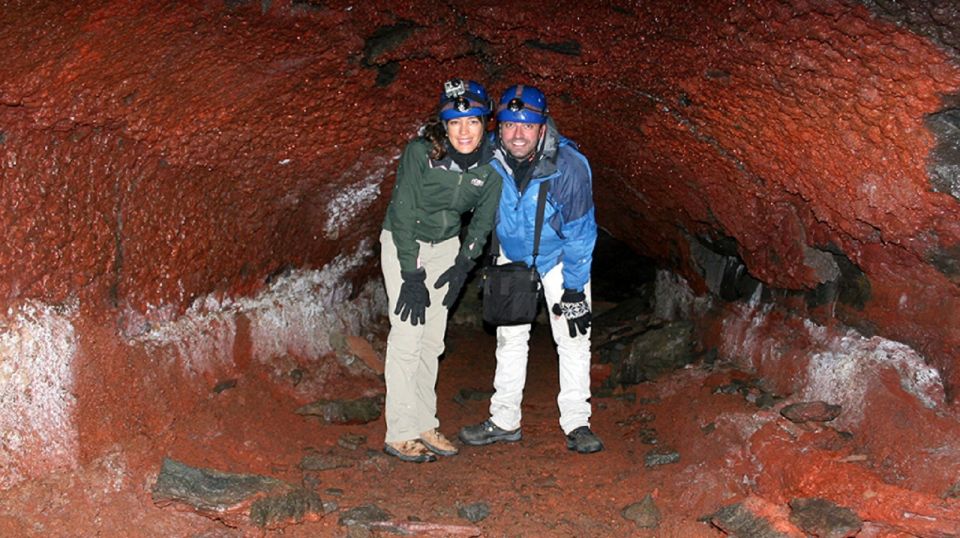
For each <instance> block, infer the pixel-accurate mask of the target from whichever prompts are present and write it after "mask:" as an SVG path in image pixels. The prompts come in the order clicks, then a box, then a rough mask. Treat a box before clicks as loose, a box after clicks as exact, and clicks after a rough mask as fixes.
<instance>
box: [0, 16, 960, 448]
mask: <svg viewBox="0 0 960 538" xmlns="http://www.w3.org/2000/svg"><path fill="white" fill-rule="evenodd" d="M875 4H876V3H872V2H867V3H864V4H858V3H854V2H839V1H804V0H792V1H786V2H784V1H774V0H759V1H755V2H749V3H744V2H732V1H730V2H713V1H711V2H694V3H687V4H685V5H684V7H682V8H679V7H678V4H677V3H676V2H667V1H655V2H643V3H642V4H640V5H634V4H632V3H626V2H624V3H620V4H617V3H614V4H611V3H609V2H578V3H576V4H569V3H566V2H553V3H550V2H537V3H522V4H510V5H509V7H506V6H505V4H503V3H494V2H481V3H467V4H436V3H433V2H424V1H414V2H409V1H404V2H401V1H386V2H377V3H357V2H340V1H331V2H314V1H310V0H300V1H274V2H270V1H264V2H253V1H249V2H244V1H239V0H235V1H227V2H214V1H207V2H173V1H161V2H157V1H145V0H143V1H128V2H108V1H105V0H102V1H93V0H91V1H87V2H81V3H79V4H76V3H70V4H69V5H66V4H64V3H61V2H32V3H18V4H17V5H16V6H8V8H7V9H4V10H0V29H3V31H2V32H0V46H2V47H3V49H4V50H7V51H16V52H15V53H8V54H7V55H6V56H5V58H4V61H3V62H2V63H0V166H2V171H3V181H2V184H0V207H2V211H0V226H2V228H3V230H4V232H5V241H4V242H3V244H2V245H0V307H4V308H3V309H4V310H5V309H6V308H17V307H18V306H19V305H23V304H25V303H26V302H28V301H35V302H39V303H43V304H52V305H59V304H64V303H68V302H70V301H75V302H76V304H77V305H78V306H79V309H78V314H77V315H78V316H80V317H81V318H83V319H90V320H95V321H96V323H97V324H98V326H105V327H107V328H109V329H110V330H109V331H108V332H110V334H116V335H117V339H118V340H117V342H120V341H121V340H122V339H123V338H128V337H135V336H137V335H141V334H143V333H145V332H147V331H149V330H150V327H151V324H152V323H156V322H160V321H171V320H175V319H176V318H177V317H178V316H179V315H180V314H182V313H183V312H184V311H185V310H186V309H187V307H189V306H190V305H191V304H192V303H193V301H194V300H196V299H197V298H200V297H205V296H208V295H210V294H215V295H219V296H250V295H253V294H255V293H257V291H258V290H261V289H262V288H263V286H264V285H265V282H266V281H267V280H268V277H269V276H270V275H272V274H277V273H278V272H280V271H281V270H283V269H284V268H288V267H295V268H321V267H323V266H325V265H327V264H329V263H331V262H332V261H333V260H335V259H337V258H338V257H339V256H341V255H345V254H349V253H351V252H353V251H354V250H355V249H357V248H358V247H359V246H360V245H361V244H364V245H372V244H373V243H372V242H373V240H374V238H375V235H376V232H377V230H378V228H379V222H380V219H381V215H382V212H383V210H384V207H385V204H386V196H387V193H388V192H389V190H390V189H389V187H390V185H391V182H392V171H393V167H394V166H395V158H396V156H397V155H398V153H399V151H400V148H401V147H402V145H403V143H404V142H405V141H406V140H407V139H408V138H409V137H410V136H411V135H412V134H413V133H414V132H415V129H416V127H417V126H418V125H419V124H420V122H421V121H422V120H423V119H424V118H425V117H426V116H427V115H428V114H429V113H430V111H431V109H432V107H433V106H434V104H435V100H436V97H437V91H436V88H438V87H439V84H440V83H441V81H442V80H444V79H445V78H447V77H449V76H455V75H459V76H466V77H470V78H476V79H478V80H482V81H485V82H487V83H488V89H490V90H491V92H493V93H494V94H497V93H499V91H501V90H502V89H503V88H505V87H506V86H507V85H509V84H511V83H513V82H518V81H520V82H527V83H533V84H536V85H538V86H540V87H541V88H542V89H543V90H545V91H546V92H547V94H548V96H549V99H550V103H551V109H552V110H553V113H554V115H555V117H556V119H557V122H558V124H559V125H560V127H561V130H562V131H563V132H564V133H565V134H567V135H568V136H570V137H571V138H573V139H575V140H577V141H578V142H579V143H580V144H581V146H582V149H583V150H584V152H585V153H586V154H587V155H588V157H589V158H590V159H591V163H592V165H593V169H594V174H595V185H596V189H595V190H596V198H597V204H598V207H599V212H598V216H599V219H600V222H601V224H602V225H603V226H604V227H605V228H607V229H609V230H611V231H612V232H613V233H614V235H616V236H618V237H620V238H623V239H625V240H627V241H628V242H630V243H631V244H632V245H634V246H635V247H636V248H637V249H638V250H640V251H642V252H643V253H645V254H648V255H650V256H653V257H656V258H658V259H659V260H660V261H662V262H664V263H666V264H669V265H671V266H673V267H675V268H676V269H678V270H679V271H681V272H683V273H684V274H685V275H687V276H688V277H689V278H690V279H691V280H692V281H693V282H694V283H695V284H696V285H697V286H699V288H700V289H705V287H706V286H705V284H704V282H703V279H702V277H701V276H700V270H699V269H698V266H697V265H696V264H695V263H693V261H692V259H691V255H690V248H691V246H690V245H691V241H694V240H695V238H699V239H697V240H708V239H718V238H730V239H733V240H734V241H735V245H736V249H735V250H736V254H737V255H738V256H739V257H740V258H741V259H742V260H743V262H744V263H745V264H746V267H747V269H748V271H749V273H750V274H751V275H753V276H754V277H756V278H757V279H759V280H760V281H762V282H763V283H764V285H765V286H766V287H768V288H774V289H778V290H787V291H782V292H778V293H779V295H778V296H788V299H789V300H790V301H792V302H790V304H791V305H792V306H794V307H797V308H801V309H803V308H806V307H805V306H804V304H803V302H802V301H797V300H793V299H790V298H789V294H790V290H793V291H798V292H802V291H804V290H810V289H812V288H815V287H816V286H818V285H819V284H821V283H822V282H824V281H825V280H828V279H830V278H832V275H833V273H832V269H831V267H830V264H829V262H828V261H824V260H826V259H827V258H828V257H829V256H828V255H827V254H824V253H825V252H827V251H830V252H837V253H842V254H843V255H844V256H845V257H846V258H847V259H849V260H850V261H851V262H852V263H853V264H855V265H856V266H857V267H859V268H860V270H862V271H863V274H864V275H865V277H866V279H867V280H868V281H869V284H870V286H869V289H870V294H869V297H868V298H866V299H865V302H864V304H863V307H862V309H858V307H857V305H845V304H843V303H841V304H839V305H835V306H836V307H835V308H820V309H814V310H812V311H811V312H810V313H811V315H814V316H819V317H820V318H822V319H823V318H826V317H828V316H829V315H834V314H835V315H837V316H838V317H840V318H841V319H843V320H844V321H846V322H848V323H851V324H854V325H856V326H858V327H860V328H862V329H865V330H869V331H875V332H876V333H879V334H882V335H884V336H886V337H889V338H892V339H896V340H900V341H903V342H905V343H907V344H909V345H911V346H914V347H915V348H916V349H918V350H919V351H920V352H921V353H923V354H924V355H925V356H926V357H927V358H928V359H929V360H931V361H932V362H933V363H934V364H935V365H937V366H938V367H939V368H941V369H942V370H943V371H944V372H945V373H946V375H947V379H948V380H950V381H951V382H952V384H953V385H955V386H956V385H958V384H960V368H957V363H956V360H957V358H956V355H955V351H954V350H955V349H957V345H958V344H960V330H957V329H954V328H953V327H954V326H956V325H957V323H956V321H958V312H960V297H958V293H957V286H956V284H955V281H956V280H957V276H956V274H955V273H958V274H960V271H954V270H953V269H952V268H953V266H954V265H955V264H956V263H957V262H956V261H955V258H956V257H957V255H956V252H957V245H958V244H960V225H958V222H960V219H958V218H957V217H958V212H960V210H958V203H957V200H956V199H955V198H954V197H952V196H951V195H950V194H948V193H944V192H934V191H935V190H937V189H935V188H934V186H933V185H932V184H931V181H930V179H929V175H928V159H929V156H930V155H931V152H933V151H934V149H935V148H936V146H937V140H936V139H935V137H934V135H933V134H932V133H931V131H930V130H929V129H928V128H927V125H926V124H925V119H926V118H927V116H929V115H931V114H933V113H935V112H937V111H939V110H941V109H942V108H944V107H945V106H946V105H945V96H948V95H952V94H956V93H957V92H958V87H960V69H958V68H957V63H956V60H955V59H954V57H953V56H951V54H953V53H954V52H955V51H954V50H953V49H952V48H951V47H950V46H949V42H947V43H946V44H945V42H944V41H943V40H940V41H937V42H934V41H932V40H931V38H929V37H925V36H936V35H939V34H937V32H936V30H937V23H936V21H937V20H949V18H946V19H945V18H943V17H942V14H940V15H938V17H926V18H924V17H919V15H923V14H924V13H925V12H922V13H920V14H919V15H917V13H916V12H914V11H911V12H909V13H906V12H902V11H897V10H895V9H893V8H889V6H888V7H883V6H877V5H875ZM881 4H882V3H881ZM944 5H945V6H946V9H948V10H949V9H951V8H950V6H949V5H948V4H944ZM871 10H873V11H871ZM914 15H917V16H914ZM911 17H912V18H911ZM917 17H919V18H920V19H922V21H923V22H924V25H923V26H922V28H921V29H917V28H919V27H917V26H916V25H915V24H913V23H914V22H916V20H919V19H917ZM904 21H907V22H908V23H910V24H899V25H898V23H901V22H904ZM911 28H913V29H911ZM938 190H941V191H943V190H944V189H943V188H940V189H938ZM363 240H367V241H368V243H361V242H362V241H363ZM365 248H366V247H365ZM373 259H374V258H371V260H373ZM376 276H377V268H376V267H375V262H373V261H371V262H370V263H369V264H368V265H367V267H366V268H365V269H363V270H360V271H355V272H354V273H353V274H351V275H350V276H349V278H353V279H355V280H357V281H358V282H360V281H362V280H363V279H364V278H366V277H374V278H376ZM775 295H776V294H775ZM80 325H81V326H82V325H83V324H80ZM91 333H92V332H91ZM78 338H79V340H80V341H81V343H82V342H83V341H85V340H91V339H93V340H97V341H100V340H101V339H103V338H104V336H103V334H102V333H101V332H96V336H95V337H94V336H89V335H88V336H84V334H82V333H81V334H80V335H79V336H78ZM254 344H255V343H254ZM104 348H108V349H114V350H115V353H116V354H117V355H120V354H122V351H119V350H122V345H121V344H119V343H116V344H110V345H106V344H104ZM79 353H80V354H81V356H82V357H84V358H83V359H82V360H80V361H79V362H78V364H79V365H92V364H100V366H99V368H101V369H102V371H103V372H113V374H111V375H116V376H120V377H119V378H118V379H115V380H114V381H118V380H122V379H123V376H128V377H131V378H132V377H134V376H135V375H136V373H135V372H131V371H130V370H129V368H124V367H123V366H122V363H123V360H124V359H122V358H121V357H119V356H111V355H109V354H108V355H107V356H105V357H97V360H96V361H95V360H93V356H92V355H91V351H90V350H89V349H87V350H86V351H85V350H84V348H83V345H81V349H80V351H79ZM4 360H6V361H15V359H13V358H11V357H5V358H4ZM84 367H86V366H84ZM118 372H119V373H118ZM79 375H80V378H81V379H83V378H84V373H83V372H80V374H79ZM97 386H98V384H97V383H89V384H86V383H84V384H83V387H84V388H83V389H81V394H80V395H79V403H78V405H79V406H80V407H81V408H82V407H83V405H84V403H83V402H84V401H92V402H96V401H100V398H99V396H100V395H101V393H98V392H97V391H98V390H100V389H98V388H97ZM121 386H122V384H121ZM111 390H120V394H118V395H117V397H116V400H117V401H122V390H121V389H116V388H114V389H111ZM111 401H112V400H111ZM144 420H145V422H146V423H150V422H151V421H150V420H149V419H144ZM91 429H92V430H91V432H89V435H81V436H80V439H81V441H80V442H81V444H82V443H83V442H84V441H83V440H84V439H85V438H87V439H95V440H96V441H95V443H96V444H97V445H100V444H106V443H108V442H109V439H107V438H106V437H108V436H107V435H104V432H105V431H106V426H96V427H94V426H91ZM148 429H149V428H148Z"/></svg>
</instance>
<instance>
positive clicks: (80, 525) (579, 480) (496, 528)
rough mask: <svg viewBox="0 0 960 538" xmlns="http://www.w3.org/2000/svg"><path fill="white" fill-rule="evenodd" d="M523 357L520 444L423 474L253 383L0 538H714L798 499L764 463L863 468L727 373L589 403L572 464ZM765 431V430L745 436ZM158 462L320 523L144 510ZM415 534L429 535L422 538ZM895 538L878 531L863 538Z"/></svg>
mask: <svg viewBox="0 0 960 538" xmlns="http://www.w3.org/2000/svg"><path fill="white" fill-rule="evenodd" d="M531 343H532V353H531V358H530V363H529V371H528V382H527V390H526V394H525V401H524V407H523V412H524V421H523V434H524V437H523V440H522V441H521V442H519V443H513V444H495V445H490V446H487V447H462V448H461V452H460V454H459V455H457V456H455V457H449V458H440V459H439V461H437V462H435V463H430V464H410V463H403V462H400V461H399V460H396V459H394V458H391V457H388V456H386V455H384V454H383V453H382V446H383V445H382V439H383V434H384V424H383V420H382V419H381V420H378V421H376V422H373V423H370V424H364V425H349V426H323V425H320V423H319V422H317V421H315V420H311V419H309V418H305V417H303V416H300V415H297V414H295V413H294V412H293V410H294V409H295V408H296V407H297V404H296V403H295V402H292V401H291V400H290V399H289V398H288V395H286V394H285V393H283V392H282V391H277V390H275V389H271V388H270V386H269V384H267V383H262V382H258V381H257V378H256V377H255V376H254V377H252V378H251V379H249V380H248V379H240V380H238V382H237V383H236V386H235V387H232V388H229V389H228V390H224V391H223V392H221V393H219V394H216V395H212V396H211V398H210V400H209V402H208V403H207V404H206V405H204V406H202V407H201V408H198V409H197V410H196V413H194V414H192V415H190V416H188V417H184V418H182V419H180V420H178V421H177V422H176V423H174V425H173V426H172V427H171V428H170V431H169V432H167V433H166V434H164V436H163V438H162V439H144V440H143V444H142V446H130V447H123V448H121V447H118V448H117V450H116V451H114V452H111V453H109V454H107V455H106V456H104V457H102V458H99V459H97V460H96V461H94V462H92V463H91V464H89V465H86V466H84V467H83V468H82V469H81V470H79V471H77V472H72V473H65V474H63V475H59V476H53V477H50V478H49V479H48V480H45V481H34V482H30V483H27V484H24V485H21V486H18V487H16V488H13V489H11V490H9V491H6V492H3V493H0V536H45V537H46V536H51V537H53V536H131V537H138V536H144V537H152V536H185V537H197V538H200V537H204V538H213V537H235V536H258V535H266V536H290V537H315V536H338V537H339V536H351V537H359V536H380V535H384V536H389V535H390V533H389V532H386V531H382V530H370V529H367V528H363V527H357V526H355V527H348V526H344V525H341V524H339V523H338V521H339V519H340V518H341V516H342V515H343V514H344V513H346V512H347V511H348V510H350V509H352V508H356V507H359V506H363V505H370V504H373V505H376V506H377V507H379V508H381V509H382V510H385V511H386V512H388V513H389V514H390V519H391V521H394V522H399V523H403V522H406V523H407V524H410V523H411V522H413V523H416V524H418V525H420V527H419V528H420V529H421V533H420V535H427V536H450V535H467V536H469V535H482V536H492V537H501V536H504V537H529V536H538V537H539V536H558V537H565V536H571V537H572V536H576V537H593V536H596V537H605V536H637V537H694V538H695V537H714V536H723V535H724V534H723V533H722V532H721V531H719V530H718V529H717V528H715V527H712V526H711V525H710V524H709V523H707V522H704V521H702V520H701V519H702V518H703V516H706V515H708V514H710V513H712V512H714V511H716V510H717V509H718V508H720V507H721V506H722V505H724V504H725V503H729V502H734V501H736V500H737V499H742V498H743V497H744V496H746V495H749V494H751V493H756V492H757V491H760V492H762V493H764V496H765V498H767V499H772V500H774V501H783V502H784V503H785V502H786V501H788V500H790V498H791V497H792V496H794V495H799V494H802V493H809V491H807V492H804V491H800V490H801V489H802V487H800V486H797V485H796V484H795V483H791V482H790V481H789V480H783V479H782V477H783V476H787V475H786V474H785V471H783V469H780V468H778V467H777V466H776V465H772V464H771V463H770V462H771V461H772V460H775V459H777V458H782V459H784V460H789V459H793V460H794V461H792V462H790V463H789V465H787V468H796V466H797V465H799V466H800V468H804V467H807V468H808V469H810V476H812V477H819V479H820V480H821V482H823V476H822V474H818V473H820V471H819V470H821V469H823V470H825V471H823V472H832V473H834V476H833V477H832V478H828V479H826V482H827V483H832V482H835V481H836V482H843V481H844V480H847V479H848V478H845V477H844V476H845V473H839V474H837V473H836V471H835V469H834V468H831V465H834V466H835V465H840V464H838V463H836V462H838V461H840V462H843V463H842V464H843V465H847V466H857V465H861V466H862V465H863V463H864V462H863V461H862V458H859V457H854V458H851V457H850V454H851V453H852V448H848V447H847V443H848V440H847V438H845V437H844V436H843V435H840V433H839V432H835V431H833V430H830V429H829V428H809V427H808V428H800V429H796V428H795V429H792V430H791V427H789V426H785V425H783V423H782V422H783V421H782V420H777V419H776V418H775V416H776V413H775V412H773V411H770V410H759V409H758V407H757V406H756V405H754V404H753V403H751V402H750V401H749V399H747V398H744V397H743V396H742V395H741V394H729V393H724V391H718V390H717V388H718V387H722V386H724V385H725V384H728V383H729V382H730V381H731V379H734V378H742V377H743V374H741V373H738V372H735V371H732V370H726V369H724V368H722V367H718V366H710V367H708V366H704V365H697V366H693V367H689V368H687V369H684V370H681V371H678V372H675V373H674V374H672V375H669V376H667V377H665V378H664V379H662V380H660V381H658V382H656V383H646V384H642V385H638V386H634V387H629V388H627V389H625V390H623V391H622V392H617V393H615V394H614V395H612V396H609V397H605V398H597V397H595V398H594V400H593V409H594V412H593V418H592V425H593V429H594V431H596V432H597V433H598V434H599V435H600V437H601V438H602V439H603V441H604V442H605V444H606V450H605V451H603V452H600V453H596V454H589V455H580V454H576V453H573V452H570V451H568V450H567V449H566V447H565V444H564V438H563V435H562V432H561V431H560V428H559V425H558V411H557V408H556V402H555V398H556V392H557V387H558V385H557V367H556V356H555V353H554V351H553V346H552V342H551V340H550V336H549V331H548V329H547V328H546V327H542V326H541V327H537V328H536V329H535V330H534V335H533V339H532V342H531ZM494 346H495V341H494V338H493V336H492V335H489V334H486V333H483V332H480V331H477V330H476V329H469V328H465V327H452V328H451V330H450V333H449V347H448V352H447V354H446V357H445V358H444V360H443V362H442V364H441V369H440V380H439V383H438V407H439V416H440V420H441V430H442V431H443V432H445V433H446V434H447V435H448V436H450V437H455V435H456V432H457V430H458V429H459V428H460V427H461V426H463V425H467V424H472V423H475V422H479V421H481V420H483V419H485V418H486V417H487V416H488V415H487V406H488V401H487V400H479V399H469V398H468V399H463V398H457V395H458V394H459V393H460V391H461V389H475V390H478V391H490V390H491V383H492V378H493V370H494V358H493V357H494ZM598 375H599V376H600V377H602V369H598ZM764 428H768V429H769V430H770V431H769V433H767V434H765V435H760V434H763V433H764V432H763V429H764ZM758 431H759V432H760V434H758V433H757V432H758ZM784 432H786V433H787V434H789V435H787V434H785V433H784ZM351 435H352V436H363V437H365V439H366V442H365V444H361V446H359V447H357V448H350V447H344V446H341V445H342V443H341V440H342V439H343V438H345V437H349V436H351ZM759 438H762V439H765V441H764V442H763V444H759V443H758V441H757V439H759ZM654 440H655V441H654ZM654 442H655V444H651V443H654ZM671 450H674V451H676V452H678V453H679V454H680V460H679V461H677V462H675V463H669V464H664V465H659V466H654V467H648V466H646V465H645V461H646V460H645V458H646V457H647V455H648V454H650V453H651V452H658V451H659V452H669V451H671ZM161 452H162V453H161ZM310 454H321V455H324V456H325V457H327V458H328V461H335V462H338V463H337V465H339V466H336V468H332V469H329V470H320V471H304V470H302V469H301V462H302V461H303V459H304V457H305V456H307V455H310ZM164 456H169V457H172V458H175V459H178V460H180V461H183V462H185V463H187V464H189V465H192V466H196V467H205V468H212V469H218V470H221V471H227V472H235V473H256V474H262V475H267V476H271V477H274V478H278V479H281V480H284V481H287V482H290V483H293V484H297V485H299V484H303V485H306V486H307V487H310V488H312V489H314V490H315V491H316V492H317V493H318V494H319V495H320V497H321V499H322V500H323V501H324V502H325V503H326V508H327V510H328V511H329V512H328V513H327V514H326V515H325V516H324V517H322V518H320V519H319V520H318V521H305V522H302V523H300V524H293V525H288V526H286V527H283V528H281V529H273V530H266V531H261V530H260V529H257V528H255V527H247V526H242V527H239V528H231V527H228V526H226V525H224V524H223V523H221V522H218V521H214V520H212V519H209V518H207V517H204V516H202V515H199V514H197V513H194V512H192V511H190V510H179V509H178V507H177V506H176V505H171V506H166V507H158V506H156V505H155V504H154V503H153V501H152V499H151V494H150V490H151V488H152V487H153V484H154V482H155V481H156V475H157V472H158V471H159V468H160V464H161V461H162V458H163V457H164ZM764 458H765V459H764ZM844 458H846V459H844ZM761 459H763V461H760V460H761ZM765 466H766V467H765ZM844 468H848V467H844ZM831 469H833V470H831ZM858 473H859V474H858ZM849 476H856V477H857V480H860V481H861V482H864V481H865V483H862V484H861V485H862V486H864V487H868V486H870V484H869V482H870V481H872V480H876V479H875V477H874V476H873V475H872V474H870V473H868V472H866V471H864V469H863V468H862V467H857V468H856V472H855V473H854V474H852V475H849ZM798 480H799V481H800V482H803V480H800V479H798ZM813 482H816V480H813V481H812V482H811V483H813ZM816 487H823V486H816ZM882 487H883V486H882V484H879V481H878V485H877V487H874V488H873V489H874V490H876V491H879V492H880V494H881V495H882V494H883V492H884V490H883V489H882ZM648 494H649V495H651V496H652V498H653V500H654V503H655V504H656V506H657V508H658V509H659V512H660V514H661V522H660V524H659V527H657V528H656V529H642V528H639V527H638V525H637V524H636V523H635V522H634V521H631V520H628V519H626V518H625V517H624V516H623V515H622V512H623V510H624V509H625V508H626V507H628V506H630V505H632V504H634V503H637V502H639V501H641V500H642V499H643V498H644V497H645V496H647V495H648ZM891 502H894V501H891ZM476 503H485V504H486V505H487V506H488V507H489V515H488V516H487V517H485V518H484V519H482V520H480V521H477V522H475V523H472V522H470V521H469V520H467V519H465V518H464V517H461V516H460V515H459V514H458V510H460V509H461V508H463V507H466V506H470V505H474V504H476ZM430 524H433V525H435V526H434V527H432V528H433V529H434V530H433V531H429V532H426V531H423V529H429V528H431V527H429V525H430ZM878 529H879V528H878ZM461 531H462V532H463V533H464V534H457V533H458V532H461ZM471 531H472V532H471ZM904 535H905V534H899V533H897V532H894V531H892V530H890V529H887V530H886V531H881V530H877V529H874V531H871V533H869V534H861V536H904Z"/></svg>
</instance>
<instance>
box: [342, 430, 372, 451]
mask: <svg viewBox="0 0 960 538" xmlns="http://www.w3.org/2000/svg"><path fill="white" fill-rule="evenodd" d="M366 443H367V436H365V435H360V434H357V433H345V434H343V435H341V436H340V437H339V438H338V439H337V444H338V445H340V446H342V447H343V448H346V449H347V450H356V449H358V448H360V447H361V446H363V445H365V444H366Z"/></svg>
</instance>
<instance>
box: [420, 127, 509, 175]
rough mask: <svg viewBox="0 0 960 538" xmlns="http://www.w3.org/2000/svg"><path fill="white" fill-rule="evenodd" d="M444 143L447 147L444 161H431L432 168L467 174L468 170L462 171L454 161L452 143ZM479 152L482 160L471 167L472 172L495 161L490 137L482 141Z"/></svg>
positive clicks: (445, 141) (446, 141)
mask: <svg viewBox="0 0 960 538" xmlns="http://www.w3.org/2000/svg"><path fill="white" fill-rule="evenodd" d="M443 143H444V144H445V145H446V147H447V152H446V155H444V156H443V158H442V159H438V160H433V159H430V167H431V168H443V169H445V170H450V171H451V172H466V170H461V169H460V165H459V164H457V163H456V161H454V160H453V157H451V156H450V152H451V151H453V148H451V147H450V141H449V140H444V142H443ZM477 151H479V152H480V159H479V160H477V164H475V165H473V166H471V167H469V169H470V170H472V169H474V168H476V167H478V166H480V165H484V164H487V163H488V162H490V160H491V159H493V156H494V153H493V144H492V143H491V142H490V140H489V139H488V137H486V136H484V137H483V138H481V139H480V149H479V150H477Z"/></svg>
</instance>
